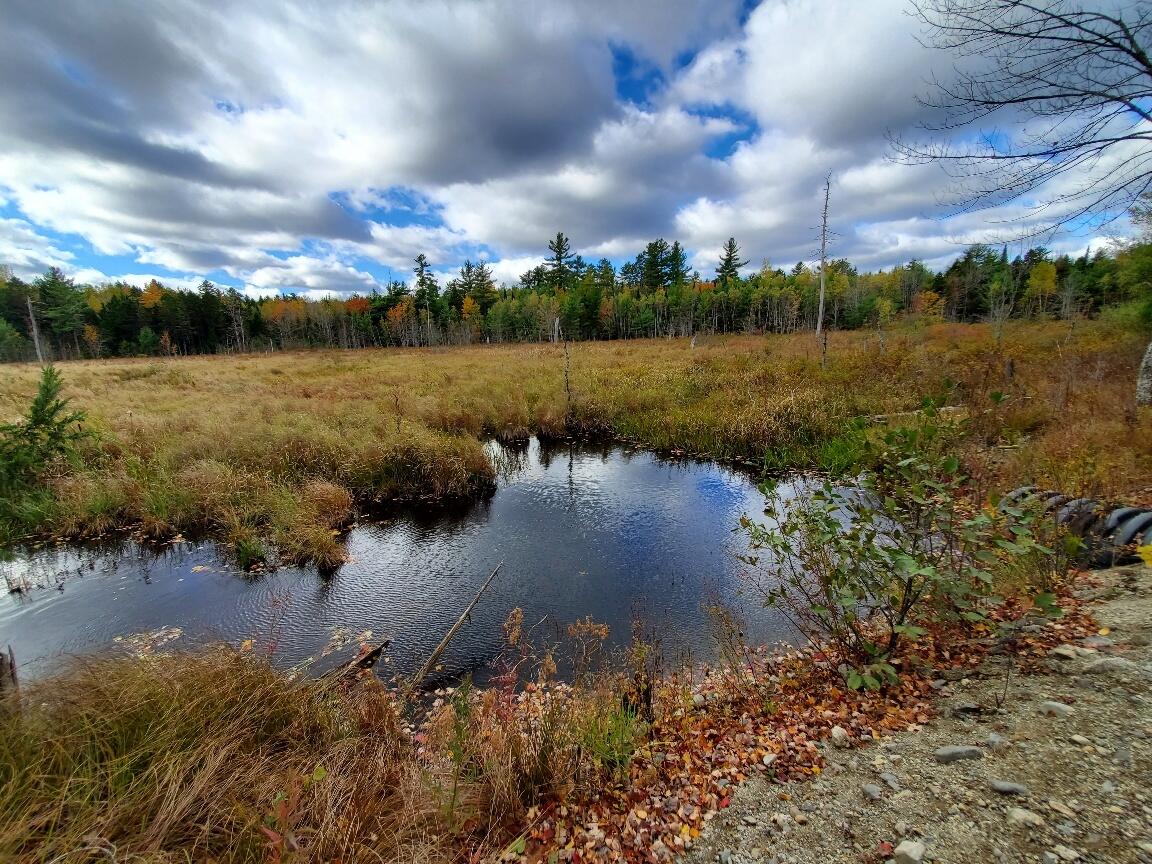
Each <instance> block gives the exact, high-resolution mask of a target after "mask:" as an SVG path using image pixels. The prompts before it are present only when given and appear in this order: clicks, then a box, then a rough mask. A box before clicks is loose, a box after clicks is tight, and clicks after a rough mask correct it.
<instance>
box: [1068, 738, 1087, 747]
mask: <svg viewBox="0 0 1152 864" xmlns="http://www.w3.org/2000/svg"><path fill="white" fill-rule="evenodd" d="M1068 740H1069V741H1071V742H1072V743H1073V744H1075V745H1076V746H1077V747H1087V746H1088V745H1089V744H1091V743H1092V742H1091V741H1089V740H1088V739H1087V738H1085V737H1084V736H1083V735H1072V736H1070V737H1069V738H1068Z"/></svg>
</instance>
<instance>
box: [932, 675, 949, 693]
mask: <svg viewBox="0 0 1152 864" xmlns="http://www.w3.org/2000/svg"><path fill="white" fill-rule="evenodd" d="M947 686H948V682H947V681H946V680H944V679H943V678H937V679H936V680H935V681H933V682H932V689H933V690H943V689H944V688H945V687H947Z"/></svg>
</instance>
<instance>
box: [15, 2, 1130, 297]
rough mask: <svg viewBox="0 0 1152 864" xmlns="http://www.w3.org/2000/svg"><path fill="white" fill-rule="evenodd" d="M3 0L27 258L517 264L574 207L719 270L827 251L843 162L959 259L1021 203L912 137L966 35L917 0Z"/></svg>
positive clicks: (39, 267)
mask: <svg viewBox="0 0 1152 864" xmlns="http://www.w3.org/2000/svg"><path fill="white" fill-rule="evenodd" d="M0 9H2V14H0V33H3V35H4V39H3V44H4V50H3V52H0V81H3V87H0V115H2V116H3V117H4V118H5V120H4V122H3V123H2V124H0V264H6V265H7V266H8V267H10V268H11V270H12V271H13V272H14V273H16V274H17V275H19V276H22V277H30V276H35V275H37V274H38V273H41V272H43V270H44V269H45V268H47V267H49V266H59V267H61V268H62V269H63V270H65V272H67V273H69V274H70V275H72V276H74V277H75V278H76V279H77V280H78V281H80V282H92V283H99V282H103V281H109V280H114V279H126V280H128V281H132V282H136V283H138V284H143V283H144V282H146V281H147V280H148V279H151V278H159V279H160V280H161V281H163V282H165V283H166V284H169V285H173V286H176V287H180V286H192V285H195V284H196V283H198V282H199V281H200V280H201V279H202V278H209V279H212V280H213V281H215V282H217V283H218V284H222V285H232V286H236V287H237V288H240V289H241V290H244V291H245V292H246V293H248V294H250V295H253V296H267V295H270V294H275V293H278V292H284V293H289V292H296V293H300V294H305V295H308V296H323V295H327V294H335V295H349V294H351V293H353V292H359V293H366V292H370V291H372V290H374V289H376V288H380V287H382V286H383V285H384V284H386V283H387V282H388V280H389V279H391V278H400V279H408V278H410V276H411V268H412V259H413V258H414V257H415V256H416V255H417V254H419V253H424V254H425V255H427V256H428V259H429V260H430V261H431V262H432V264H433V266H434V268H435V269H436V270H437V271H439V272H441V273H444V274H448V273H450V272H452V271H454V270H455V269H456V268H458V267H459V266H460V264H461V263H463V261H464V260H465V259H466V258H467V259H471V260H473V261H477V260H484V261H488V262H489V263H490V264H491V266H492V269H493V272H494V274H495V276H496V278H497V280H498V281H504V282H507V283H509V284H512V283H514V282H515V281H516V280H517V278H518V276H519V275H520V274H521V273H523V272H524V271H525V270H528V269H530V268H531V267H533V266H535V265H536V264H537V263H540V261H541V260H542V259H543V258H544V257H545V256H546V255H547V241H548V239H549V238H550V237H553V236H554V235H555V233H556V232H557V231H563V232H564V233H565V234H567V235H568V236H569V238H570V239H571V241H572V246H573V249H574V251H576V252H578V253H580V254H582V255H583V256H584V258H585V259H586V260H588V261H590V262H592V261H596V260H598V259H599V258H601V257H607V258H610V259H612V260H613V261H614V262H615V263H617V264H619V263H621V262H623V261H625V260H628V259H631V258H633V257H634V256H635V255H636V253H637V252H639V251H640V249H641V248H642V247H643V245H644V244H645V243H646V242H648V241H649V240H652V239H655V238H657V237H664V238H666V239H667V240H668V241H669V242H671V241H672V240H674V239H675V240H679V241H680V242H681V243H682V244H683V245H684V246H685V248H686V249H687V250H688V251H689V259H690V263H691V264H692V265H693V266H694V267H696V268H697V269H699V271H700V273H701V275H702V276H703V277H704V278H710V277H711V276H712V275H713V274H714V271H715V265H716V260H717V258H718V256H719V251H720V247H721V246H722V244H723V243H724V241H725V240H726V239H727V238H728V237H730V236H734V237H735V238H736V239H737V241H738V242H739V244H740V246H741V249H742V251H743V254H744V257H745V258H747V259H749V262H750V263H749V265H748V267H749V269H756V268H759V267H760V266H761V264H762V263H763V262H764V261H765V260H768V261H770V262H771V263H772V265H774V266H781V267H790V266H791V265H792V264H794V263H795V262H797V261H799V260H805V261H811V260H812V259H814V258H815V257H816V254H817V249H818V228H819V222H820V206H821V200H822V195H823V190H822V186H823V183H824V179H825V177H827V176H830V177H831V184H832V185H831V218H830V227H831V229H832V231H833V236H832V242H831V247H830V253H831V254H832V255H833V256H835V257H845V258H848V259H850V260H851V261H852V262H853V263H854V264H856V265H857V267H859V268H861V269H866V270H873V269H879V268H888V267H892V266H894V265H898V264H901V263H904V262H906V261H908V260H910V259H912V258H920V259H922V260H925V261H927V262H928V263H929V264H930V265H934V266H937V267H939V266H942V265H944V264H946V263H947V261H949V260H951V259H952V258H953V257H955V256H956V255H957V254H958V253H959V252H960V251H961V250H962V245H963V244H964V243H967V242H972V241H976V240H986V239H994V238H995V237H997V236H1002V229H1001V228H999V227H997V226H996V225H995V224H994V223H996V222H997V221H998V220H1003V219H1004V218H1011V217H1012V216H1013V215H1018V214H1019V205H1017V211H1016V212H1015V213H1014V212H1013V210H1012V209H1011V208H1004V209H1002V210H1001V211H999V212H995V211H994V212H980V213H974V214H971V213H970V214H955V213H953V212H952V211H951V210H950V209H949V208H947V207H945V206H942V205H941V202H942V201H945V200H947V199H948V196H949V194H950V192H951V191H952V190H951V188H950V181H949V180H948V178H947V177H946V176H945V175H944V173H943V172H942V170H941V169H940V168H939V167H938V166H935V165H926V166H910V165H902V164H897V163H895V162H894V161H892V159H891V158H890V155H891V151H890V144H889V139H890V137H891V136H893V135H895V136H904V137H917V136H920V135H922V134H923V133H922V132H920V131H919V127H920V125H921V124H922V123H923V122H924V120H925V119H926V118H925V111H924V109H923V108H922V107H921V103H920V102H918V100H917V96H918V95H921V96H923V95H926V94H928V93H929V92H930V86H929V83H928V82H929V80H930V79H931V78H932V76H934V75H935V76H937V77H940V78H943V79H945V80H947V77H948V76H949V74H952V69H953V62H954V58H951V57H949V56H947V55H945V54H943V53H941V52H939V51H935V50H934V49H931V48H928V47H926V46H924V45H923V44H921V42H920V41H919V40H918V38H917V37H918V36H920V35H922V34H921V32H920V30H919V29H918V24H917V22H916V21H915V20H914V19H913V18H911V17H910V16H909V14H908V7H907V5H906V2H905V0H869V2H867V3H862V2H859V0H763V2H760V3H755V2H747V0H745V2H741V0H710V2H709V0H704V2H693V0H628V2H619V0H554V2H553V0H250V2H245V3H243V4H233V3H224V2H210V0H139V2H137V0H107V2H91V0H52V2H44V0H0ZM958 134H970V133H958ZM1111 230H1112V231H1116V230H1118V229H1117V227H1116V226H1113V228H1112V229H1111ZM1102 243H1103V240H1102V238H1099V237H1096V236H1095V234H1093V233H1092V232H1091V231H1089V230H1088V229H1087V228H1086V229H1084V230H1083V231H1081V232H1079V233H1077V232H1065V233H1064V234H1061V235H1059V236H1057V237H1055V238H1053V239H1051V240H1050V241H1049V242H1048V244H1047V245H1048V246H1049V247H1050V248H1052V249H1054V250H1056V251H1068V252H1074V253H1080V252H1083V251H1084V249H1085V248H1086V247H1088V246H1089V245H1092V246H1094V247H1098V246H1100V245H1102Z"/></svg>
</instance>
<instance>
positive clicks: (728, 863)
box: [716, 849, 732, 864]
mask: <svg viewBox="0 0 1152 864" xmlns="http://www.w3.org/2000/svg"><path fill="white" fill-rule="evenodd" d="M716 860H717V861H719V862H720V864H732V850H731V849H721V850H720V852H719V853H718V854H717V855H716Z"/></svg>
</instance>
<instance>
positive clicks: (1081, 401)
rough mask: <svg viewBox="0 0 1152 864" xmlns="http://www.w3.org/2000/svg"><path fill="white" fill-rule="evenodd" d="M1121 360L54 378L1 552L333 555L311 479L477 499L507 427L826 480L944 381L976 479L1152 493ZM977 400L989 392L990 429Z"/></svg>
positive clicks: (667, 352)
mask: <svg viewBox="0 0 1152 864" xmlns="http://www.w3.org/2000/svg"><path fill="white" fill-rule="evenodd" d="M1142 347H1143V340H1142V339H1141V338H1140V335H1139V334H1137V333H1136V332H1135V331H1133V330H1132V329H1131V328H1128V327H1126V326H1124V325H1123V323H1122V322H1120V323H1117V322H1113V321H1096V322H1079V323H1077V324H1076V325H1075V326H1074V327H1070V326H1069V325H1068V324H1067V323H1041V324H1024V323H1020V324H1015V325H1012V326H1009V327H1007V328H1006V330H1005V335H1004V340H1003V346H1002V347H998V346H997V343H996V339H995V334H994V333H993V331H992V329H991V328H990V327H987V326H984V325H936V326H932V327H924V328H915V327H912V326H904V327H901V328H896V329H894V330H892V331H890V332H888V333H886V334H884V338H883V339H881V338H880V336H879V335H878V334H875V333H869V332H863V331H860V332H843V333H833V334H831V339H830V344H829V362H828V364H827V367H826V368H821V365H820V362H819V350H818V346H817V345H816V343H815V341H814V340H813V339H812V338H811V336H810V334H797V335H791V336H767V337H757V336H728V337H712V338H708V339H702V340H699V341H698V342H697V345H696V347H695V348H692V347H690V345H689V342H688V341H687V340H650V341H636V342H605V343H596V342H587V343H579V344H575V345H572V346H570V352H571V381H572V391H573V399H572V402H571V404H569V403H568V401H567V398H566V394H565V389H564V381H563V376H564V356H563V351H562V349H561V348H560V347H558V346H551V345H523V346H515V345H513V346H474V347H468V348H453V349H424V350H362V351H355V352H337V351H325V352H316V353H279V354H264V355H245V356H230V357H189V358H179V359H173V360H166V361H156V360H145V359H140V360H109V361H82V362H75V363H67V364H63V365H62V366H61V370H62V372H63V374H64V378H65V382H66V385H67V387H66V395H67V396H69V397H71V398H72V400H73V402H74V404H75V405H77V406H80V407H83V408H84V409H86V410H87V411H88V413H89V424H88V425H89V428H91V429H92V430H93V431H95V432H97V433H98V437H96V438H94V439H92V440H90V441H86V442H83V448H84V452H83V454H82V455H83V466H84V467H83V469H82V470H81V471H79V473H75V472H73V473H68V474H62V475H61V476H60V477H58V478H57V479H56V480H54V481H52V482H51V484H50V487H49V489H48V491H47V493H46V494H45V495H43V496H42V497H40V498H38V499H37V500H35V501H32V500H30V501H28V502H27V507H26V508H24V510H23V511H22V512H21V513H20V514H19V515H18V516H16V517H14V518H13V519H11V520H10V521H9V523H8V524H6V525H5V526H0V544H5V543H11V542H12V541H13V540H14V539H15V538H16V537H17V536H19V535H20V534H22V533H25V532H29V531H37V532H42V533H55V534H60V535H65V536H86V535H93V534H98V533H100V532H102V531H106V530H108V529H109V528H110V527H114V526H118V525H124V524H136V525H138V526H139V527H140V528H141V530H142V531H143V532H144V533H145V534H147V535H149V536H154V537H162V536H169V535H171V534H173V533H176V532H186V531H210V532H214V533H216V534H218V535H219V536H221V537H223V538H224V539H225V540H228V541H230V542H232V543H233V544H238V543H241V542H253V538H256V539H258V540H259V541H261V542H271V543H273V544H275V545H277V546H278V547H279V548H280V550H281V552H282V553H283V554H284V555H285V557H287V558H288V559H290V560H298V561H306V560H316V561H320V562H321V563H329V564H331V563H336V560H337V559H338V558H339V557H340V554H341V553H340V548H339V547H340V543H339V538H337V537H334V535H333V534H332V531H333V530H334V527H333V526H335V525H338V524H340V522H341V520H340V519H339V518H335V517H333V514H332V512H331V510H330V509H328V508H325V510H324V512H323V513H319V512H316V511H315V508H313V507H312V505H310V504H309V503H308V500H307V494H306V490H307V489H308V488H310V485H311V484H315V483H318V482H322V483H326V484H330V486H331V487H339V488H340V489H342V490H344V493H345V494H346V495H347V496H350V499H351V500H352V501H361V502H364V501H384V500H395V499H433V498H447V497H466V496H473V495H477V494H482V493H483V492H484V491H485V490H487V489H490V488H491V484H492V483H493V480H494V476H495V473H494V469H493V466H492V464H491V462H490V460H489V458H488V457H487V455H486V454H485V451H484V448H483V444H482V439H483V438H485V437H486V436H490V435H491V436H498V437H504V438H509V439H518V438H521V437H522V436H523V435H525V434H527V433H534V434H541V435H544V436H550V437H557V436H562V435H567V434H600V435H609V436H613V437H617V438H623V439H629V440H631V441H634V442H636V443H638V444H641V445H643V446H648V447H653V448H657V449H660V450H666V451H673V452H683V453H690V454H697V455H702V456H709V457H714V458H719V459H732V460H742V461H749V462H753V463H755V464H757V465H760V464H763V460H764V458H765V454H768V455H769V464H770V466H771V467H777V468H789V467H806V466H809V465H824V466H826V467H833V468H834V467H837V466H842V465H844V464H846V463H850V461H851V459H852V458H853V454H854V452H855V446H856V442H855V441H854V436H855V434H856V433H855V431H854V427H853V425H852V423H851V421H852V420H853V418H858V417H870V416H873V415H883V414H892V413H897V412H903V411H909V410H913V409H915V408H916V407H917V406H918V405H919V403H920V401H921V399H922V398H923V397H924V396H925V395H929V394H936V393H939V392H940V391H941V388H942V386H943V383H944V382H945V380H947V379H950V380H951V381H953V382H956V387H955V389H954V390H953V391H952V399H953V400H954V401H955V402H956V403H958V404H960V405H962V406H964V407H965V408H966V409H967V410H969V411H970V413H971V415H972V417H973V418H975V419H981V418H985V420H986V421H987V422H985V423H984V424H983V426H982V427H980V428H982V429H983V430H984V432H985V433H986V439H987V440H984V441H981V442H979V443H980V445H981V447H983V448H984V451H983V453H982V454H981V456H980V458H981V460H982V464H983V468H982V469H981V471H980V472H978V473H979V475H980V476H981V477H982V479H983V480H984V481H985V482H986V483H987V484H988V485H989V487H990V488H991V487H993V486H995V487H1005V486H1011V485H1014V484H1017V483H1021V482H1036V483H1039V484H1043V485H1053V486H1059V487H1061V488H1063V489H1065V490H1067V491H1068V492H1070V493H1071V492H1075V493H1078V494H1081V493H1091V494H1097V495H1117V494H1123V493H1125V492H1126V491H1128V490H1130V489H1132V488H1134V487H1137V486H1146V485H1150V483H1152V452H1150V451H1152V419H1150V418H1149V416H1148V413H1147V412H1143V413H1138V412H1136V411H1135V408H1134V405H1133V402H1134V400H1133V393H1132V391H1133V385H1132V382H1133V380H1134V374H1135V369H1136V366H1137V364H1138V363H1139V359H1140V356H1141V350H1142ZM1009 361H1011V375H1010V376H1009V374H1008V372H1007V369H1008V365H1009ZM37 375H38V372H37V370H36V369H35V368H33V367H31V366H13V365H8V366H0V393H3V394H5V395H4V397H0V398H2V399H3V401H0V416H3V415H9V414H11V415H13V416H15V415H17V414H18V413H20V411H21V410H22V409H23V406H24V405H26V404H27V402H28V400H29V399H30V398H31V396H32V394H33V392H34V390H35V383H36V378H37ZM995 393H1001V394H1004V395H1006V396H1007V399H1006V400H1005V401H1003V402H1002V403H1000V404H999V407H997V408H996V409H995V416H994V417H991V416H990V415H989V412H990V410H991V408H992V402H991V396H992V394H995ZM345 494H341V495H339V496H337V497H338V498H339V500H340V501H343V500H345Z"/></svg>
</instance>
